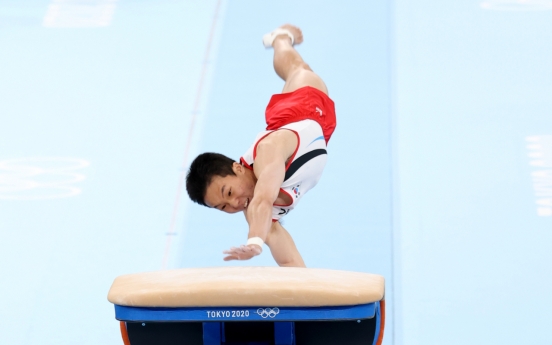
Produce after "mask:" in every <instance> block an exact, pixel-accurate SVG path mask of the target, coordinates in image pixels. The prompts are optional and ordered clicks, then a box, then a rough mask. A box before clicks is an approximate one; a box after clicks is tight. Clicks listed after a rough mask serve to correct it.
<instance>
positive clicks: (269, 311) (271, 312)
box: [257, 308, 280, 319]
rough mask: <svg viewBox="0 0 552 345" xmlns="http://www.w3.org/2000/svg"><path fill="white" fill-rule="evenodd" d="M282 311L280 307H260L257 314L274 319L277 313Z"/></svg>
mask: <svg viewBox="0 0 552 345" xmlns="http://www.w3.org/2000/svg"><path fill="white" fill-rule="evenodd" d="M279 313H280V309H278V308H264V309H263V308H259V309H257V314H259V315H260V316H261V317H262V318H263V319H266V318H267V317H269V318H271V319H273V318H274V317H275V316H276V315H278V314H279Z"/></svg>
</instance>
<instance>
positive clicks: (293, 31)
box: [263, 24, 303, 48]
mask: <svg viewBox="0 0 552 345" xmlns="http://www.w3.org/2000/svg"><path fill="white" fill-rule="evenodd" d="M276 39H285V40H289V41H290V42H291V45H297V44H301V43H302V42H303V32H302V31H301V29H300V28H298V27H297V26H295V25H291V24H284V25H282V26H280V27H279V28H277V29H276V30H274V31H272V32H269V33H267V34H266V35H264V36H263V44H264V46H265V47H266V48H270V47H272V45H273V44H274V41H275V40H276Z"/></svg>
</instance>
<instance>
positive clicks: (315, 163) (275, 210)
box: [240, 120, 327, 221]
mask: <svg viewBox="0 0 552 345" xmlns="http://www.w3.org/2000/svg"><path fill="white" fill-rule="evenodd" d="M277 130H289V131H292V132H294V133H295V135H297V138H298V140H297V141H298V143H297V148H296V149H295V152H294V154H293V155H292V156H291V157H290V158H289V159H288V161H287V162H286V174H285V178H284V181H283V183H282V185H281V186H280V192H279V195H278V198H277V199H276V202H275V203H274V205H273V207H272V220H273V221H277V220H280V219H281V218H282V217H283V216H285V215H286V214H288V213H289V212H290V211H291V210H292V209H294V208H295V206H296V205H297V204H298V203H299V200H301V198H302V197H303V196H304V195H305V194H306V193H307V192H308V191H309V190H310V189H311V188H313V187H314V186H315V185H316V184H317V183H318V181H319V180H320V177H321V176H322V171H323V170H324V167H325V165H326V159H327V151H326V141H325V140H324V134H323V132H322V128H321V127H320V125H319V124H318V123H317V122H316V121H314V120H302V121H298V122H293V123H290V124H287V125H285V126H282V127H280V128H279V129H277ZM273 132H274V131H273V130H271V131H263V132H261V133H259V134H258V135H257V138H256V139H255V141H254V143H253V145H251V147H250V148H249V149H248V150H247V151H246V153H245V154H244V155H243V156H242V157H241V158H240V161H241V163H242V164H243V165H244V166H245V167H246V168H248V169H251V170H252V169H253V165H254V162H255V157H256V149H257V145H258V143H259V142H260V141H261V140H262V139H263V138H265V137H266V136H268V135H269V134H270V133H273Z"/></svg>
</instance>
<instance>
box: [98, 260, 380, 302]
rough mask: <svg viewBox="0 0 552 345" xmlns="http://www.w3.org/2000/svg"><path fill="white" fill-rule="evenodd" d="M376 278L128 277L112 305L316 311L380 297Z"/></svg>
mask: <svg viewBox="0 0 552 345" xmlns="http://www.w3.org/2000/svg"><path fill="white" fill-rule="evenodd" d="M384 284H385V283H384V278H383V277H382V276H379V275H375V274H368V273H359V272H348V271H337V270H326V269H316V268H297V267H220V268H218V267H216V268H186V269H179V270H169V271H159V272H149V273H140V274H129V275H124V276H120V277H118V278H116V279H115V281H114V282H113V285H112V286H111V289H110V290H109V294H108V300H109V301H110V302H111V303H114V304H118V305H123V306H134V307H138V306H140V307H217V306H220V307H223V306H224V307H230V306H234V307H238V306H244V307H250V306H279V307H318V306H337V305H356V304H365V303H372V302H376V301H379V300H381V299H383V297H384Z"/></svg>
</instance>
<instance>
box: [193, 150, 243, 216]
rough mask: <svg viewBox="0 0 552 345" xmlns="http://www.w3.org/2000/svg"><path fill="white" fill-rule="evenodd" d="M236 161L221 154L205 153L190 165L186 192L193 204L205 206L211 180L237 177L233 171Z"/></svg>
mask: <svg viewBox="0 0 552 345" xmlns="http://www.w3.org/2000/svg"><path fill="white" fill-rule="evenodd" d="M233 164H234V160H233V159H231V158H228V157H226V156H225V155H221V154H220V153H213V152H205V153H202V154H200V155H199V156H197V157H196V159H194V161H193V162H192V164H190V169H189V170H188V174H187V175H186V191H188V195H189V196H190V199H192V201H193V202H195V203H198V204H200V205H203V206H207V204H206V203H205V193H206V192H207V187H209V185H210V184H211V180H212V179H213V177H215V176H220V177H225V176H228V175H234V176H235V175H236V174H235V173H234V170H233V169H232V165H233Z"/></svg>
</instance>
